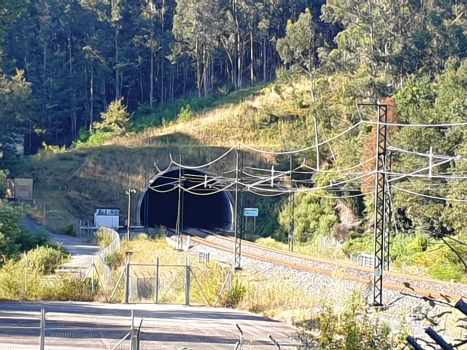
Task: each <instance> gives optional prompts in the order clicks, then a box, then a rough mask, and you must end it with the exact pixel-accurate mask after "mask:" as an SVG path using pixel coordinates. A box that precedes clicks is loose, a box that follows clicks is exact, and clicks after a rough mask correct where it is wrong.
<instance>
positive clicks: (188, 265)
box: [185, 258, 191, 306]
mask: <svg viewBox="0 0 467 350" xmlns="http://www.w3.org/2000/svg"><path fill="white" fill-rule="evenodd" d="M185 273H186V293H185V305H187V306H188V305H190V289H191V283H190V282H191V274H190V259H188V258H187V259H186V271H185Z"/></svg>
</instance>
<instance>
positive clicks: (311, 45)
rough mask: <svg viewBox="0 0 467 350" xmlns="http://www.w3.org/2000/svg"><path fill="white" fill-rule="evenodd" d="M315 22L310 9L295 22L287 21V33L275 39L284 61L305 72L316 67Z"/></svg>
mask: <svg viewBox="0 0 467 350" xmlns="http://www.w3.org/2000/svg"><path fill="white" fill-rule="evenodd" d="M316 50H317V45H316V23H315V20H314V16H313V13H312V12H311V9H307V10H306V11H305V13H302V14H300V17H299V19H298V21H297V22H295V23H293V22H292V21H291V20H289V22H288V23H287V34H286V36H285V37H284V38H282V39H279V40H277V51H278V52H279V55H280V56H281V59H282V60H283V61H284V62H285V63H295V64H298V65H299V66H300V67H301V68H303V69H304V70H306V71H307V72H311V70H312V69H313V68H315V67H316V56H317V55H316Z"/></svg>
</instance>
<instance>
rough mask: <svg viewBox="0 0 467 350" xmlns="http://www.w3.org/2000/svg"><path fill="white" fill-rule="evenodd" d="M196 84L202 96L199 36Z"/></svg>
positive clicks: (199, 94) (199, 95)
mask: <svg viewBox="0 0 467 350" xmlns="http://www.w3.org/2000/svg"><path fill="white" fill-rule="evenodd" d="M195 45H196V85H197V87H198V97H199V98H201V77H200V74H201V67H200V62H199V52H198V38H196V44H195Z"/></svg>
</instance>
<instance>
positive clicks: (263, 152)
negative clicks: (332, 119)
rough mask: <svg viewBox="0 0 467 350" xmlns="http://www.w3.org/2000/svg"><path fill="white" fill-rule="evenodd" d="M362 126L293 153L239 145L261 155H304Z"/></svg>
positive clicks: (240, 143)
mask: <svg viewBox="0 0 467 350" xmlns="http://www.w3.org/2000/svg"><path fill="white" fill-rule="evenodd" d="M361 124H362V121H360V122H358V123H357V124H355V125H353V126H351V127H350V128H348V129H346V130H344V131H343V132H341V133H340V134H338V135H336V136H334V137H331V138H330V139H327V140H326V141H323V142H320V143H317V144H316V145H313V146H309V147H305V148H302V149H298V150H293V151H283V152H273V151H264V150H262V149H259V148H255V147H252V146H248V145H247V144H244V143H243V142H239V143H238V144H239V145H241V146H243V147H244V148H246V149H249V150H251V151H254V152H258V153H261V154H269V155H287V154H294V153H302V152H306V151H310V150H312V149H315V148H318V147H320V146H323V145H325V144H327V143H329V142H331V141H333V140H335V139H337V138H339V137H341V136H343V135H345V134H347V133H349V132H350V131H352V130H353V129H355V128H357V127H358V126H360V125H361Z"/></svg>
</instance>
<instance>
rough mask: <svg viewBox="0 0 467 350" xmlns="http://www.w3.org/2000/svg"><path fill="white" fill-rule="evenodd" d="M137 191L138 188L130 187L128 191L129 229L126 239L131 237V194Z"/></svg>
mask: <svg viewBox="0 0 467 350" xmlns="http://www.w3.org/2000/svg"><path fill="white" fill-rule="evenodd" d="M132 193H136V190H134V189H132V188H129V189H128V191H126V194H127V195H128V225H127V231H126V239H128V240H130V237H131V194H132Z"/></svg>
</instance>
